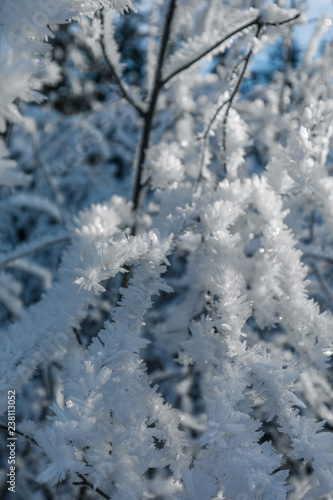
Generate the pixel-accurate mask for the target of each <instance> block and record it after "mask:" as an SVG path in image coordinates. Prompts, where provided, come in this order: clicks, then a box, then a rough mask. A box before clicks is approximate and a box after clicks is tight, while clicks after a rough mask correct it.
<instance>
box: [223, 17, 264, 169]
mask: <svg viewBox="0 0 333 500" xmlns="http://www.w3.org/2000/svg"><path fill="white" fill-rule="evenodd" d="M261 28H262V25H261V24H260V23H258V24H257V30H256V34H255V36H254V37H255V38H258V36H259V33H260V31H261ZM252 53H253V44H252V45H251V47H250V50H249V51H248V53H247V54H246V55H245V57H244V65H243V69H242V71H241V72H240V74H239V77H238V80H237V83H236V85H235V87H234V89H233V91H232V93H231V96H230V98H229V99H228V105H227V109H226V112H225V115H224V118H223V125H222V150H223V152H224V153H225V152H226V140H227V122H228V115H229V112H230V109H231V106H232V103H233V101H234V99H235V97H236V94H237V93H238V91H239V88H240V86H241V83H242V81H243V78H244V75H245V71H246V69H247V67H248V65H249V62H250V59H251V56H252ZM223 170H224V175H225V176H226V175H227V164H226V161H225V162H224V164H223Z"/></svg>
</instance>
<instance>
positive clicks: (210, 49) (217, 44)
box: [161, 17, 260, 86]
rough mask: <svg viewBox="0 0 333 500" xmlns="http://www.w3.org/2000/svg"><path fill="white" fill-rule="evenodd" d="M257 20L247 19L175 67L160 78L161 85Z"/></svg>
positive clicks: (257, 21)
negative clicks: (168, 73)
mask: <svg viewBox="0 0 333 500" xmlns="http://www.w3.org/2000/svg"><path fill="white" fill-rule="evenodd" d="M259 22H260V18H259V17H256V18H255V19H253V20H252V21H248V22H247V23H245V24H243V25H242V26H240V27H239V28H237V29H235V30H234V31H232V32H231V33H229V34H228V35H227V36H225V37H223V38H221V40H219V41H218V42H216V43H214V44H213V45H211V46H210V47H209V48H208V49H206V50H204V51H203V52H201V53H200V54H199V55H197V56H196V57H195V58H194V59H192V60H191V61H188V62H187V63H185V64H183V66H180V68H177V69H175V70H174V71H173V72H172V73H170V75H168V76H166V77H165V78H164V79H163V80H162V82H161V86H164V85H166V84H167V83H168V82H169V81H170V80H171V79H172V78H174V77H175V76H177V75H179V74H180V73H182V72H183V71H185V70H186V69H188V68H190V67H191V66H193V64H195V63H197V62H199V61H200V59H202V58H203V57H205V56H207V55H208V54H209V53H210V52H212V51H213V50H214V49H216V48H217V47H218V46H219V45H222V43H224V42H226V41H227V40H229V38H231V37H233V36H235V35H237V33H240V32H241V31H243V30H245V29H246V28H250V27H251V26H254V25H256V24H259Z"/></svg>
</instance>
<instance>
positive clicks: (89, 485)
mask: <svg viewBox="0 0 333 500" xmlns="http://www.w3.org/2000/svg"><path fill="white" fill-rule="evenodd" d="M0 429H3V430H5V431H8V425H7V424H5V423H3V422H0ZM15 432H16V434H18V435H19V436H22V437H24V438H26V439H27V440H28V441H29V443H31V444H34V445H35V446H38V448H39V447H40V446H39V444H38V443H37V441H36V440H35V439H34V438H33V437H31V436H27V435H26V434H24V433H23V432H20V431H19V430H18V429H16V430H15ZM76 474H77V475H78V476H79V478H80V479H81V481H80V482H79V483H76V482H75V483H73V484H74V485H76V486H78V485H83V486H86V487H87V488H89V489H91V490H93V491H95V492H96V493H98V494H99V495H100V496H101V497H102V498H106V499H107V500H110V498H111V497H109V495H107V494H106V493H105V492H104V491H103V490H101V489H100V488H94V485H93V484H92V483H91V482H90V481H88V480H87V479H86V478H85V477H84V475H83V474H79V473H78V472H77V473H76Z"/></svg>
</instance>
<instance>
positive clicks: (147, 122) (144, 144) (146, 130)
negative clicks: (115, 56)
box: [132, 0, 176, 210]
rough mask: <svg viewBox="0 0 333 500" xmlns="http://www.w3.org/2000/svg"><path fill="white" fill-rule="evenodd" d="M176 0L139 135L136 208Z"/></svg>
mask: <svg viewBox="0 0 333 500" xmlns="http://www.w3.org/2000/svg"><path fill="white" fill-rule="evenodd" d="M175 8H176V0H170V3H169V8H168V12H167V16H166V19H165V24H164V28H163V35H162V40H161V46H160V52H159V56H158V60H157V65H156V71H155V82H154V88H153V91H152V94H151V98H150V102H149V106H148V111H147V113H146V114H145V115H144V127H143V132H142V136H141V142H140V149H139V155H138V163H137V167H136V172H135V180H134V189H133V195H132V202H133V209H134V210H137V208H138V204H139V197H140V193H141V178H142V170H143V165H144V163H145V160H146V151H147V148H148V145H149V139H150V134H151V130H152V124H153V119H154V114H155V108H156V103H157V99H158V96H159V93H160V91H161V89H162V87H163V86H164V81H162V78H161V76H162V69H163V64H164V60H165V55H166V49H167V45H168V41H169V38H170V31H171V23H172V19H173V16H174V13H175Z"/></svg>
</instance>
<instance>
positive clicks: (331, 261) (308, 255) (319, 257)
mask: <svg viewBox="0 0 333 500" xmlns="http://www.w3.org/2000/svg"><path fill="white" fill-rule="evenodd" d="M302 258H304V259H312V260H313V261H314V262H315V261H316V259H317V260H325V261H326V262H328V263H329V264H333V257H329V256H327V255H320V254H319V255H316V254H311V253H303V255H302Z"/></svg>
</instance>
